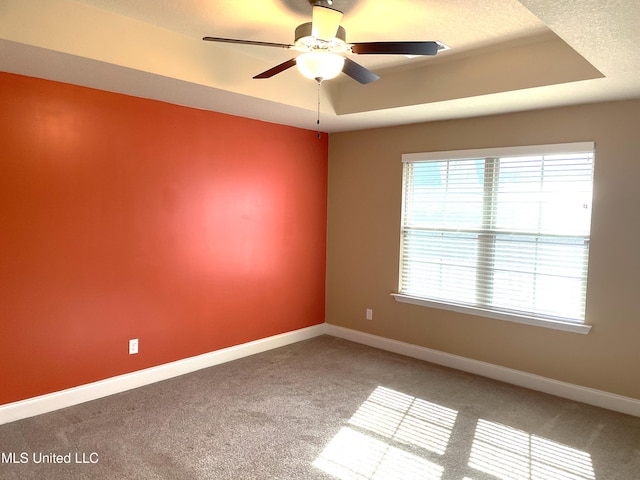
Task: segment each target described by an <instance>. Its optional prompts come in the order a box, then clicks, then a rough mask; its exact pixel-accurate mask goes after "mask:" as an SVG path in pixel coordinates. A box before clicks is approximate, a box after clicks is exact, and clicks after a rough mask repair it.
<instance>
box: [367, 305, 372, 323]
mask: <svg viewBox="0 0 640 480" xmlns="http://www.w3.org/2000/svg"><path fill="white" fill-rule="evenodd" d="M367 320H373V309H372V308H367Z"/></svg>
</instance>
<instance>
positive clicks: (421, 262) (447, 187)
mask: <svg viewBox="0 0 640 480" xmlns="http://www.w3.org/2000/svg"><path fill="white" fill-rule="evenodd" d="M593 157H594V145H593V143H579V144H563V145H546V146H535V147H516V148H508V149H488V150H472V151H458V152H438V153H428V154H408V155H403V162H404V173H403V195H404V198H403V212H402V239H401V265H400V288H399V291H400V293H401V294H404V295H408V296H412V297H417V298H421V299H425V300H430V301H435V302H442V303H448V304H452V305H460V306H468V307H473V308H480V309H484V310H487V311H493V312H499V313H506V314H514V315H521V316H527V317H533V318H537V319H542V320H544V319H548V320H555V321H563V322H574V323H583V322H584V316H585V298H586V289H587V263H588V256H589V234H590V223H591V200H592V184H593V180H592V178H593Z"/></svg>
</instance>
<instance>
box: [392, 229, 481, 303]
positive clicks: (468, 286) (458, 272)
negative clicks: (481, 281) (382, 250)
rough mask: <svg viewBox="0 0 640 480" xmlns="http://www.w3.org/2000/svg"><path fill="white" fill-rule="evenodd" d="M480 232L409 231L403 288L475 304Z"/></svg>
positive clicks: (407, 234)
mask: <svg viewBox="0 0 640 480" xmlns="http://www.w3.org/2000/svg"><path fill="white" fill-rule="evenodd" d="M477 237H478V236H477V235H476V234H464V233H455V232H453V233H445V232H430V231H424V230H406V231H405V233H404V242H403V244H404V249H405V250H404V251H405V255H404V258H403V263H404V264H405V265H406V268H403V271H404V272H405V274H404V275H403V278H402V290H403V291H404V292H405V293H408V294H410V295H414V296H419V297H420V296H427V297H430V298H433V299H440V300H454V301H457V302H463V303H473V302H474V300H475V288H476V270H477V269H476V264H477V255H476V254H477V248H476V245H477Z"/></svg>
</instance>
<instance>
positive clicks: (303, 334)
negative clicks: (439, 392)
mask: <svg viewBox="0 0 640 480" xmlns="http://www.w3.org/2000/svg"><path fill="white" fill-rule="evenodd" d="M323 334H326V335H331V336H334V337H339V338H343V339H345V340H350V341H352V342H356V343H361V344H363V345H368V346H371V347H375V348H379V349H381V350H387V351H389V352H393V353H398V354H400V355H405V356H408V357H413V358H417V359H419V360H424V361H427V362H431V363H435V364H438V365H443V366H446V367H451V368H455V369H457V370H462V371H464V372H469V373H474V374H476V375H480V376H483V377H488V378H492V379H495V380H500V381H503V382H506V383H510V384H512V385H518V386H521V387H525V388H530V389H532V390H537V391H540V392H544V393H549V394H552V395H556V396H559V397H563V398H568V399H570V400H575V401H578V402H582V403H586V404H589V405H594V406H597V407H602V408H606V409H609V410H614V411H617V412H621V413H626V414H628V415H634V416H636V417H640V400H637V399H633V398H629V397H623V396H621V395H616V394H612V393H608V392H604V391H601V390H595V389H592V388H587V387H581V386H579V385H573V384H570V383H566V382H560V381H558V380H553V379H550V378H546V377H541V376H539V375H533V374H530V373H526V372H522V371H519V370H513V369H510V368H505V367H501V366H498V365H493V364H490V363H486V362H480V361H478V360H472V359H468V358H465V357H460V356H458V355H452V354H450V353H445V352H440V351H438V350H432V349H430V348H426V347H420V346H418V345H412V344H409V343H404V342H399V341H397V340H391V339H388V338H385V337H379V336H377V335H371V334H369V333H364V332H359V331H357V330H351V329H348V328H344V327H339V326H336V325H331V324H328V323H324V324H320V325H314V326H311V327H307V328H302V329H300V330H294V331H293V332H287V333H282V334H280V335H274V336H272V337H267V338H263V339H260V340H255V341H253V342H248V343H244V344H242V345H236V346H234V347H229V348H224V349H221V350H216V351H214V352H210V353H205V354H203V355H198V356H195V357H190V358H185V359H183V360H178V361H176V362H171V363H167V364H164V365H159V366H157V367H151V368H147V369H145V370H140V371H137V372H132V373H127V374H125V375H119V376H117V377H112V378H108V379H106V380H100V381H98V382H94V383H89V384H86V385H81V386H79V387H74V388H69V389H66V390H62V391H59V392H54V393H50V394H47V395H41V396H39V397H34V398H29V399H26V400H21V401H18V402H14V403H8V404H5V405H0V425H2V424H4V423H9V422H13V421H16V420H21V419H23V418H29V417H33V416H35V415H40V414H43V413H48V412H52V411H54V410H58V409H60V408H66V407H71V406H73V405H77V404H80V403H84V402H88V401H90V400H96V399H98V398H102V397H106V396H108V395H113V394H115V393H120V392H124V391H127V390H131V389H133V388H138V387H142V386H145V385H149V384H151V383H155V382H159V381H162V380H167V379H169V378H173V377H177V376H179V375H184V374H187V373H191V372H195V371H197V370H200V369H203V368H208V367H212V366H214V365H219V364H221V363H225V362H230V361H232V360H237V359H239V358H243V357H247V356H249V355H254V354H256V353H260V352H265V351H267V350H271V349H273V348H278V347H283V346H285V345H289V344H292V343H296V342H300V341H302V340H307V339H309V338H313V337H317V336H320V335H323Z"/></svg>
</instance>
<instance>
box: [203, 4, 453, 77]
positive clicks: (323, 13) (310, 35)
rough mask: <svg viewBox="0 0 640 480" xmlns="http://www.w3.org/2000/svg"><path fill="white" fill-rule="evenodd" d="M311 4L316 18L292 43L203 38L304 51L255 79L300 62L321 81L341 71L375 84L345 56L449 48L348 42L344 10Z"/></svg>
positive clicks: (427, 52) (427, 44) (430, 52)
mask: <svg viewBox="0 0 640 480" xmlns="http://www.w3.org/2000/svg"><path fill="white" fill-rule="evenodd" d="M310 3H311V4H312V8H313V15H312V21H311V22H307V23H303V24H301V25H298V27H297V28H296V30H295V41H294V43H293V44H292V45H290V44H285V43H272V42H259V41H253V40H236V39H233V38H220V37H204V38H203V40H206V41H209V42H223V43H235V44H241V45H257V46H263V47H277V48H286V49H290V50H296V51H298V52H302V53H301V54H299V55H297V56H296V57H294V58H292V59H290V60H287V61H286V62H283V63H281V64H279V65H276V66H275V67H273V68H270V69H269V70H266V71H264V72H262V73H259V74H258V75H256V76H255V77H253V78H271V77H273V76H274V75H277V74H278V73H281V72H283V71H285V70H287V69H289V68H291V67H293V66H294V65H296V66H297V67H298V70H300V72H301V73H302V74H303V75H304V76H305V77H307V78H310V79H313V80H316V81H317V82H318V83H321V82H322V81H323V80H329V79H330V78H334V77H336V76H337V75H338V74H339V73H340V72H342V73H344V74H346V75H347V76H349V77H351V78H353V79H354V80H357V81H358V82H360V83H361V84H367V83H371V82H374V81H375V80H378V79H379V78H380V77H379V76H378V75H376V74H375V73H373V72H372V71H371V70H369V69H367V68H365V67H363V66H362V65H360V64H359V63H356V62H354V61H353V60H351V59H350V58H349V57H346V56H345V55H412V56H414V55H416V56H417V55H436V54H437V53H438V51H439V50H442V49H445V48H446V47H445V45H444V44H442V43H440V42H436V41H408V42H364V43H362V42H359V43H347V41H346V31H345V29H344V28H343V27H342V26H340V21H341V20H342V12H341V11H339V10H336V9H334V8H331V4H332V3H333V1H332V0H316V1H312V2H310Z"/></svg>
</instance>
